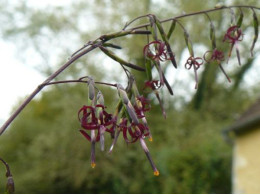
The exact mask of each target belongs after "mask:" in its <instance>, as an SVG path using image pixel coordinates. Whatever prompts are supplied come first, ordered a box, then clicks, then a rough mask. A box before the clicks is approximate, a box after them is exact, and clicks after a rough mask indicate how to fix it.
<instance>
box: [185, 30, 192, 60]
mask: <svg viewBox="0 0 260 195" xmlns="http://www.w3.org/2000/svg"><path fill="white" fill-rule="evenodd" d="M184 39H185V42H186V45H187V47H188V50H189V53H190V56H194V52H193V47H192V42H191V40H190V37H189V34H188V32H187V31H184Z"/></svg>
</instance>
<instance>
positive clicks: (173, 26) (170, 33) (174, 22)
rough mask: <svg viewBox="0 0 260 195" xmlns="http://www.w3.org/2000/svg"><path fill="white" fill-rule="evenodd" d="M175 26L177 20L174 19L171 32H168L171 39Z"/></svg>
mask: <svg viewBox="0 0 260 195" xmlns="http://www.w3.org/2000/svg"><path fill="white" fill-rule="evenodd" d="M175 26H176V20H172V23H171V26H170V29H169V32H168V34H167V38H168V39H170V37H171V35H172V33H173V31H174V29H175Z"/></svg>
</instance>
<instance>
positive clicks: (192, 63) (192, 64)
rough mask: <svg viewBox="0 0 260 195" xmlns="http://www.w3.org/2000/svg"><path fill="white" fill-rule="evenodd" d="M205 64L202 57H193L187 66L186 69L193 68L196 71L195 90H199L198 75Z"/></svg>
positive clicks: (189, 59)
mask: <svg viewBox="0 0 260 195" xmlns="http://www.w3.org/2000/svg"><path fill="white" fill-rule="evenodd" d="M202 64H203V60H202V58H201V57H196V58H194V57H193V56H190V57H189V58H188V59H187V61H186V64H185V68H186V69H188V70H190V69H191V67H193V69H194V73H195V81H196V85H195V89H197V87H198V75H197V70H198V69H199V68H200V66H201V65H202Z"/></svg>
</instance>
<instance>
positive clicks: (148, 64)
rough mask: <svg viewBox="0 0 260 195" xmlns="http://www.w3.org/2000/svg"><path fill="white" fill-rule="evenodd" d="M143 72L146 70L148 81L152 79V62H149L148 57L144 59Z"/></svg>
mask: <svg viewBox="0 0 260 195" xmlns="http://www.w3.org/2000/svg"><path fill="white" fill-rule="evenodd" d="M145 70H146V71H145V72H146V76H147V79H148V80H149V81H151V80H153V76H152V63H151V60H149V59H146V60H145Z"/></svg>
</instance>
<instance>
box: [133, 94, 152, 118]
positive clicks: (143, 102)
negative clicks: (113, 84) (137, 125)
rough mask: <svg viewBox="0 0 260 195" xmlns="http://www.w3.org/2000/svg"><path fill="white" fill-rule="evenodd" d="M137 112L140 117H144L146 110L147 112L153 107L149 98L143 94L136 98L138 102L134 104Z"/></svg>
mask: <svg viewBox="0 0 260 195" xmlns="http://www.w3.org/2000/svg"><path fill="white" fill-rule="evenodd" d="M134 109H135V113H136V115H137V117H138V118H143V117H145V116H144V112H147V111H149V110H150V109H151V105H150V103H149V100H148V99H146V98H145V97H143V96H139V97H137V98H136V104H135V105H134Z"/></svg>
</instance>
